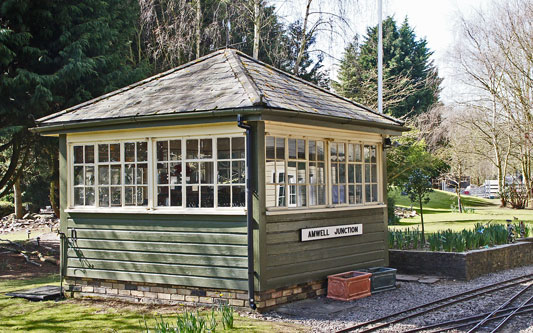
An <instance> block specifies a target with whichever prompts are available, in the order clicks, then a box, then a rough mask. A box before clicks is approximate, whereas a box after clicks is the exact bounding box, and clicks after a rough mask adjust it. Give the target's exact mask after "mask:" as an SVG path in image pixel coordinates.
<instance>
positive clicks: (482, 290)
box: [337, 274, 533, 333]
mask: <svg viewBox="0 0 533 333" xmlns="http://www.w3.org/2000/svg"><path fill="white" fill-rule="evenodd" d="M522 280H525V281H522ZM514 281H518V282H514ZM529 281H533V274H528V275H524V276H521V277H517V278H513V279H509V280H505V281H500V282H497V283H493V284H489V285H486V286H483V287H480V288H475V289H472V290H469V291H466V292H462V293H459V294H456V295H453V296H448V297H443V298H440V299H438V300H436V301H432V302H429V303H425V304H422V305H419V306H415V307H412V308H409V309H407V310H403V311H399V312H396V313H393V314H390V315H387V316H384V317H381V318H377V319H373V320H370V321H367V322H364V323H361V324H357V325H354V326H350V327H347V328H344V329H342V330H339V331H337V333H344V332H351V331H354V330H356V329H359V328H362V327H365V326H369V325H372V324H376V323H379V322H382V321H384V320H386V319H390V318H393V317H397V316H400V315H403V314H405V313H408V312H412V311H415V310H419V309H422V308H426V307H429V306H432V305H435V304H438V303H441V302H445V301H449V302H447V303H444V304H440V305H437V306H434V307H432V308H430V309H427V310H423V311H421V312H417V313H414V314H411V315H407V316H403V317H400V318H398V319H395V320H392V321H390V322H387V323H384V324H381V325H378V326H374V327H371V328H368V329H366V330H363V331H361V333H362V332H372V331H374V330H377V329H379V328H384V327H387V326H390V325H392V324H396V323H398V322H401V321H404V320H406V319H410V318H413V317H416V316H419V315H422V314H425V313H428V312H431V311H434V310H436V309H440V308H443V307H445V306H448V305H452V304H456V303H459V302H462V301H465V300H468V299H471V298H474V297H476V296H479V295H482V294H486V293H488V292H493V291H498V290H501V289H505V288H509V287H512V286H515V285H518V284H521V283H524V282H529ZM502 285H503V286H502ZM497 286H500V287H497ZM494 287H497V288H494ZM490 288H492V289H490ZM469 294H472V295H469ZM466 295H469V296H466ZM463 296H465V297H463ZM458 297H462V298H459V299H456V298H458ZM453 299H456V300H453ZM450 300H452V301H450Z"/></svg>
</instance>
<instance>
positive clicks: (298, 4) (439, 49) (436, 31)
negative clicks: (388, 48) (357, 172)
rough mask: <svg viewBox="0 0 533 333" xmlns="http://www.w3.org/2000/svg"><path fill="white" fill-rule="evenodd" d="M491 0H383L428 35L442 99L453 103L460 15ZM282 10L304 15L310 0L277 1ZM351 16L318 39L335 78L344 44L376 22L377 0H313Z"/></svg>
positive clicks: (386, 9)
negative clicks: (452, 58) (334, 31)
mask: <svg viewBox="0 0 533 333" xmlns="http://www.w3.org/2000/svg"><path fill="white" fill-rule="evenodd" d="M487 2H488V0H383V18H385V17H387V16H394V18H395V19H396V21H397V22H399V23H401V22H403V20H404V18H405V17H407V19H408V20H409V25H410V26H411V27H413V28H414V31H415V34H416V36H417V37H418V38H425V39H426V40H427V43H428V47H429V49H430V50H431V51H433V52H434V53H433V55H432V59H433V61H434V62H435V64H436V65H437V68H438V70H439V76H440V77H442V78H443V79H444V81H443V84H442V88H443V90H442V92H441V96H440V97H441V100H442V101H443V102H444V103H451V102H453V100H454V87H455V86H456V85H455V84H454V80H453V73H454V71H453V63H451V62H450V61H449V60H448V59H449V56H448V52H449V50H450V49H451V48H452V47H453V45H454V43H455V35H456V31H457V29H456V27H457V18H458V17H459V15H460V14H461V13H462V14H463V15H466V16H467V17H468V16H469V14H470V13H471V12H472V11H473V10H475V9H476V8H479V7H480V6H481V5H483V4H486V3H487ZM273 3H274V4H275V6H276V8H278V11H279V14H281V15H282V16H283V17H285V19H286V20H287V21H294V20H295V19H296V18H299V17H302V16H303V14H304V11H305V3H306V0H289V1H287V0H279V1H273ZM340 3H342V4H343V5H341V6H342V10H344V14H345V15H346V17H347V19H348V26H349V27H348V28H344V31H341V33H340V34H334V35H332V34H323V35H322V36H321V37H320V38H319V39H318V40H317V47H318V48H320V49H321V50H323V51H325V52H326V53H328V54H330V56H331V57H328V58H326V60H325V61H324V64H325V67H326V68H327V69H328V70H329V71H330V74H331V76H332V78H333V79H335V78H336V70H337V65H338V63H339V59H341V58H342V53H343V50H344V47H345V46H346V45H347V43H348V42H349V41H351V39H352V38H353V36H354V35H355V33H358V34H359V35H365V33H366V27H368V26H370V25H376V24H377V20H378V15H377V0H352V1H350V0H338V1H334V0H313V5H314V6H315V10H317V9H318V8H320V9H321V10H323V11H330V12H338V10H339V4H340Z"/></svg>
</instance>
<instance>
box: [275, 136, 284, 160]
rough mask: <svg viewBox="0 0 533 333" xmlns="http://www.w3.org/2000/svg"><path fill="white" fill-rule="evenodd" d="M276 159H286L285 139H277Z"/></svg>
mask: <svg viewBox="0 0 533 333" xmlns="http://www.w3.org/2000/svg"><path fill="white" fill-rule="evenodd" d="M276 159H278V160H282V159H285V139H284V138H276Z"/></svg>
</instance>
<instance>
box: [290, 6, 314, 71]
mask: <svg viewBox="0 0 533 333" xmlns="http://www.w3.org/2000/svg"><path fill="white" fill-rule="evenodd" d="M312 1H313V0H307V6H306V7H305V16H304V25H303V27H302V40H301V42H300V50H298V57H296V62H295V63H294V72H293V74H294V75H296V76H297V75H298V74H299V72H300V63H301V62H302V58H303V56H304V51H305V46H306V44H307V20H308V19H309V10H310V8H311V2H312Z"/></svg>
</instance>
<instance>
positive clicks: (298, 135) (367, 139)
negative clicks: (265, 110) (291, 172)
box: [264, 123, 385, 213]
mask: <svg viewBox="0 0 533 333" xmlns="http://www.w3.org/2000/svg"><path fill="white" fill-rule="evenodd" d="M284 127H285V126H283V125H282V126H279V127H278V126H272V127H269V126H268V123H267V126H266V129H265V147H264V149H265V162H266V160H267V158H266V137H267V136H273V137H276V138H278V137H279V138H284V139H285V149H286V154H285V162H284V163H285V167H287V163H288V161H289V158H288V154H289V153H288V139H289V138H290V139H304V140H306V163H307V170H306V172H307V177H308V175H309V151H308V150H309V149H308V142H309V140H316V141H324V142H325V147H324V154H325V164H326V175H325V177H326V205H322V206H310V205H309V183H308V187H307V205H306V206H302V207H289V206H288V199H286V200H287V201H286V205H285V206H269V207H266V210H267V212H271V213H276V212H279V213H283V212H288V211H294V212H298V211H302V210H309V211H317V212H318V211H327V210H330V209H332V208H333V209H341V210H344V209H358V208H369V207H374V206H380V207H382V206H384V205H385V204H384V202H383V197H384V196H383V195H384V194H383V162H382V158H383V154H382V150H383V144H382V142H381V140H382V137H381V136H380V135H372V134H368V133H364V134H361V135H357V134H355V135H354V133H353V132H349V131H335V130H316V129H314V128H311V127H309V128H305V126H302V129H300V128H288V127H287V128H284ZM304 128H305V129H304ZM303 132H308V133H318V135H311V136H308V135H305V134H304V133H303ZM287 133H295V134H287ZM332 142H335V143H344V144H345V147H346V148H345V149H348V147H349V144H354V145H355V144H358V145H361V155H362V161H361V162H360V165H361V169H362V170H361V173H362V174H361V177H362V178H361V181H362V183H361V187H362V201H363V202H362V203H355V204H350V203H349V183H348V180H349V178H348V174H347V173H348V169H349V164H350V161H348V152H347V151H345V165H346V168H345V177H346V188H345V196H346V202H345V203H342V204H333V202H332V200H333V198H332V194H333V192H332V185H333V184H332V183H333V181H332V179H331V150H330V144H331V143H332ZM365 145H374V146H376V169H377V190H378V200H377V201H376V202H366V192H365V191H366V190H365V187H366V186H365V185H366V183H365V159H364V146H365ZM352 163H353V164H355V163H356V162H352ZM306 181H307V182H309V180H308V179H307V180H306ZM371 184H372V183H371ZM265 187H266V183H265Z"/></svg>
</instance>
